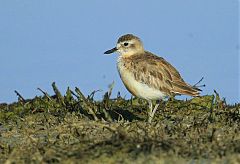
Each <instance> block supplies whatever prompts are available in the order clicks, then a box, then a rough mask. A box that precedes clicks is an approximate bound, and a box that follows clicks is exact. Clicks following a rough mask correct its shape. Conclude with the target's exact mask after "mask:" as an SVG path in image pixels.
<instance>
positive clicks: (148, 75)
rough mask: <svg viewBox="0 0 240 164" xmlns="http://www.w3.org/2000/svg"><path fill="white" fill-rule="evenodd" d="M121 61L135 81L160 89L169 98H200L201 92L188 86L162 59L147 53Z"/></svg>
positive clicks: (123, 58)
mask: <svg viewBox="0 0 240 164" xmlns="http://www.w3.org/2000/svg"><path fill="white" fill-rule="evenodd" d="M121 61H122V62H123V63H124V64H123V65H124V66H125V67H126V69H127V70H129V71H130V72H132V73H133V75H134V78H135V80H137V81H140V82H141V83H144V84H147V85H148V86H150V87H152V88H154V89H158V90H160V91H162V92H164V93H165V94H166V95H168V96H171V95H175V94H184V95H189V96H199V91H201V90H200V89H198V88H196V87H193V86H191V85H189V84H187V83H186V82H185V81H184V80H183V79H182V77H181V75H180V74H179V72H178V71H177V70H176V69H175V68H174V67H173V66H172V65H171V64H170V63H168V62H167V61H166V60H164V59H163V58H162V57H158V56H156V55H154V54H152V53H150V52H147V51H145V52H144V53H141V54H135V55H131V56H129V57H122V60H121ZM125 85H126V84H125Z"/></svg>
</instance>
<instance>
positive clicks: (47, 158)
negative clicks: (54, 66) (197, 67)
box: [0, 83, 240, 163]
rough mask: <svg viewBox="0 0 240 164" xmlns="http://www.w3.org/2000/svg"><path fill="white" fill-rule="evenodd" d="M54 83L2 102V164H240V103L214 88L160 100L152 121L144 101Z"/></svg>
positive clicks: (0, 144)
mask: <svg viewBox="0 0 240 164" xmlns="http://www.w3.org/2000/svg"><path fill="white" fill-rule="evenodd" d="M52 86H53V90H54V92H55V95H54V96H50V95H49V94H48V93H46V92H44V91H42V90H41V89H39V90H40V91H41V92H42V93H43V96H40V97H35V98H33V99H30V100H25V99H24V98H23V96H21V94H20V93H18V92H17V91H16V93H17V96H18V98H19V101H18V102H16V103H12V104H5V103H3V104H0V163H4V162H5V163H133V162H134V163H240V104H234V105H228V104H227V102H225V100H224V99H222V98H220V96H219V95H218V93H217V92H216V91H215V92H214V93H213V95H206V96H202V97H196V98H193V99H191V100H177V99H175V98H171V99H169V100H168V101H165V102H161V104H160V107H159V110H158V111H157V112H156V114H155V117H154V119H153V122H152V123H151V124H149V123H148V122H147V108H148V105H147V102H146V101H144V100H141V99H138V98H132V99H129V100H125V99H124V98H122V97H121V96H120V94H119V95H117V96H116V98H110V95H111V89H110V90H109V91H108V92H107V93H106V94H105V95H104V98H103V100H102V101H96V100H94V94H95V92H93V93H92V94H91V95H89V96H87V97H85V96H84V95H83V94H82V93H81V91H80V89H78V88H76V89H75V90H74V91H72V90H70V89H69V88H68V89H67V92H66V94H65V95H62V94H61V93H60V92H59V91H58V89H57V87H56V85H55V83H53V85H52ZM111 97H113V96H111Z"/></svg>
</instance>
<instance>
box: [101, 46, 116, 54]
mask: <svg viewBox="0 0 240 164" xmlns="http://www.w3.org/2000/svg"><path fill="white" fill-rule="evenodd" d="M116 51H117V47H114V48H112V49H111V50H107V51H106V52H104V54H111V53H114V52H116Z"/></svg>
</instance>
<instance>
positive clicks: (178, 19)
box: [0, 0, 240, 103]
mask: <svg viewBox="0 0 240 164" xmlns="http://www.w3.org/2000/svg"><path fill="white" fill-rule="evenodd" d="M238 7H239V4H238V0H211V1H209V0H196V1H193V0H185V1H179V0H169V1H162V0H161V1H157V0H155V1H154V0H152V1H148V2H147V1H145V2H143V1H139V0H132V1H128V0H121V1H113V0H105V1H99V0H89V1H78V0H69V1H66V0H65V1H64V0H41V1H31V0H21V1H20V0H11V1H9V0H1V1H0V34H1V35H0V59H1V60H0V75H1V79H0V103H1V102H13V101H16V100H17V97H16V95H15V93H14V90H18V91H19V92H20V93H21V94H22V95H23V96H24V97H25V98H33V97H34V96H36V95H41V93H39V91H37V90H36V88H38V87H40V88H41V89H43V90H45V91H47V92H49V93H50V94H53V91H52V88H51V83H52V82H53V81H55V82H56V84H57V86H58V87H59V89H60V90H61V91H62V92H65V90H66V89H67V87H68V86H70V87H71V88H72V89H74V87H79V88H80V89H81V90H82V91H83V93H84V94H86V95H88V94H90V93H91V92H92V91H94V90H98V89H101V90H103V92H99V93H98V94H97V95H96V98H101V97H102V95H103V94H104V92H105V91H107V89H108V85H109V84H110V83H112V81H115V87H114V90H113V96H115V95H116V93H117V92H118V91H120V92H121V94H122V95H123V96H124V95H126V96H127V97H129V96H130V94H129V93H128V92H127V90H126V89H125V87H124V86H123V84H122V82H121V80H120V78H119V76H118V73H117V69H116V59H117V54H113V55H112V56H104V55H103V52H104V51H106V50H108V49H109V48H112V47H114V46H115V43H116V40H117V38H118V37H119V36H121V35H123V34H126V33H133V34H135V35H137V36H139V37H140V38H141V39H142V41H143V43H144V45H145V49H146V50H148V51H151V52H153V53H155V54H158V55H159V56H162V57H164V58H165V59H166V60H167V61H169V62H170V63H171V64H172V65H174V66H175V67H176V68H177V69H178V70H179V72H180V73H181V75H182V76H183V78H184V79H185V81H187V82H188V83H190V84H194V83H196V82H197V81H198V80H199V79H201V77H202V76H204V82H203V83H204V84H206V87H205V88H203V90H204V91H203V92H202V95H205V94H212V93H213V90H214V89H215V90H217V91H218V92H219V93H220V95H221V96H222V97H226V100H227V102H229V103H235V102H239V100H240V95H239V92H240V91H239V81H240V79H239V69H240V67H239V31H238V28H239V27H238V26H239V18H238Z"/></svg>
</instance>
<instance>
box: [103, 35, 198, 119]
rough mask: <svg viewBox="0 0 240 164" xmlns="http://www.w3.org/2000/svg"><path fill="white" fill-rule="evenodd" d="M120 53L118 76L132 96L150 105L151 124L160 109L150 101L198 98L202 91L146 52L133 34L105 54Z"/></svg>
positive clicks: (165, 63) (119, 41)
mask: <svg viewBox="0 0 240 164" xmlns="http://www.w3.org/2000/svg"><path fill="white" fill-rule="evenodd" d="M116 51H117V52H118V53H119V57H118V62H117V67H118V72H119V75H120V77H121V79H122V81H123V83H124V85H125V86H126V88H127V89H128V91H129V92H130V93H132V94H133V95H134V96H137V97H140V98H143V99H146V100H147V101H148V102H149V112H148V114H149V117H148V122H151V121H152V118H153V116H154V113H155V112H156V110H157V108H158V105H159V104H156V106H155V107H154V108H152V101H151V100H160V99H164V98H165V97H167V96H174V95H176V94H180V95H181V94H184V95H189V96H199V91H201V90H200V89H198V88H196V87H193V86H191V85H189V84H187V83H186V82H185V81H184V80H183V78H182V77H181V75H180V74H179V72H178V71H177V70H176V69H175V68H174V67H173V66H172V65H171V64H170V63H168V62H167V61H166V60H164V59H163V58H162V57H158V56H156V55H154V54H152V53H151V52H148V51H145V50H144V47H143V44H142V42H141V40H140V39H139V38H138V37H137V36H134V35H132V34H127V35H123V36H121V37H120V38H119V39H118V41H117V46H116V47H114V48H112V49H111V50H108V51H106V52H105V54H111V53H113V52H116Z"/></svg>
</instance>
